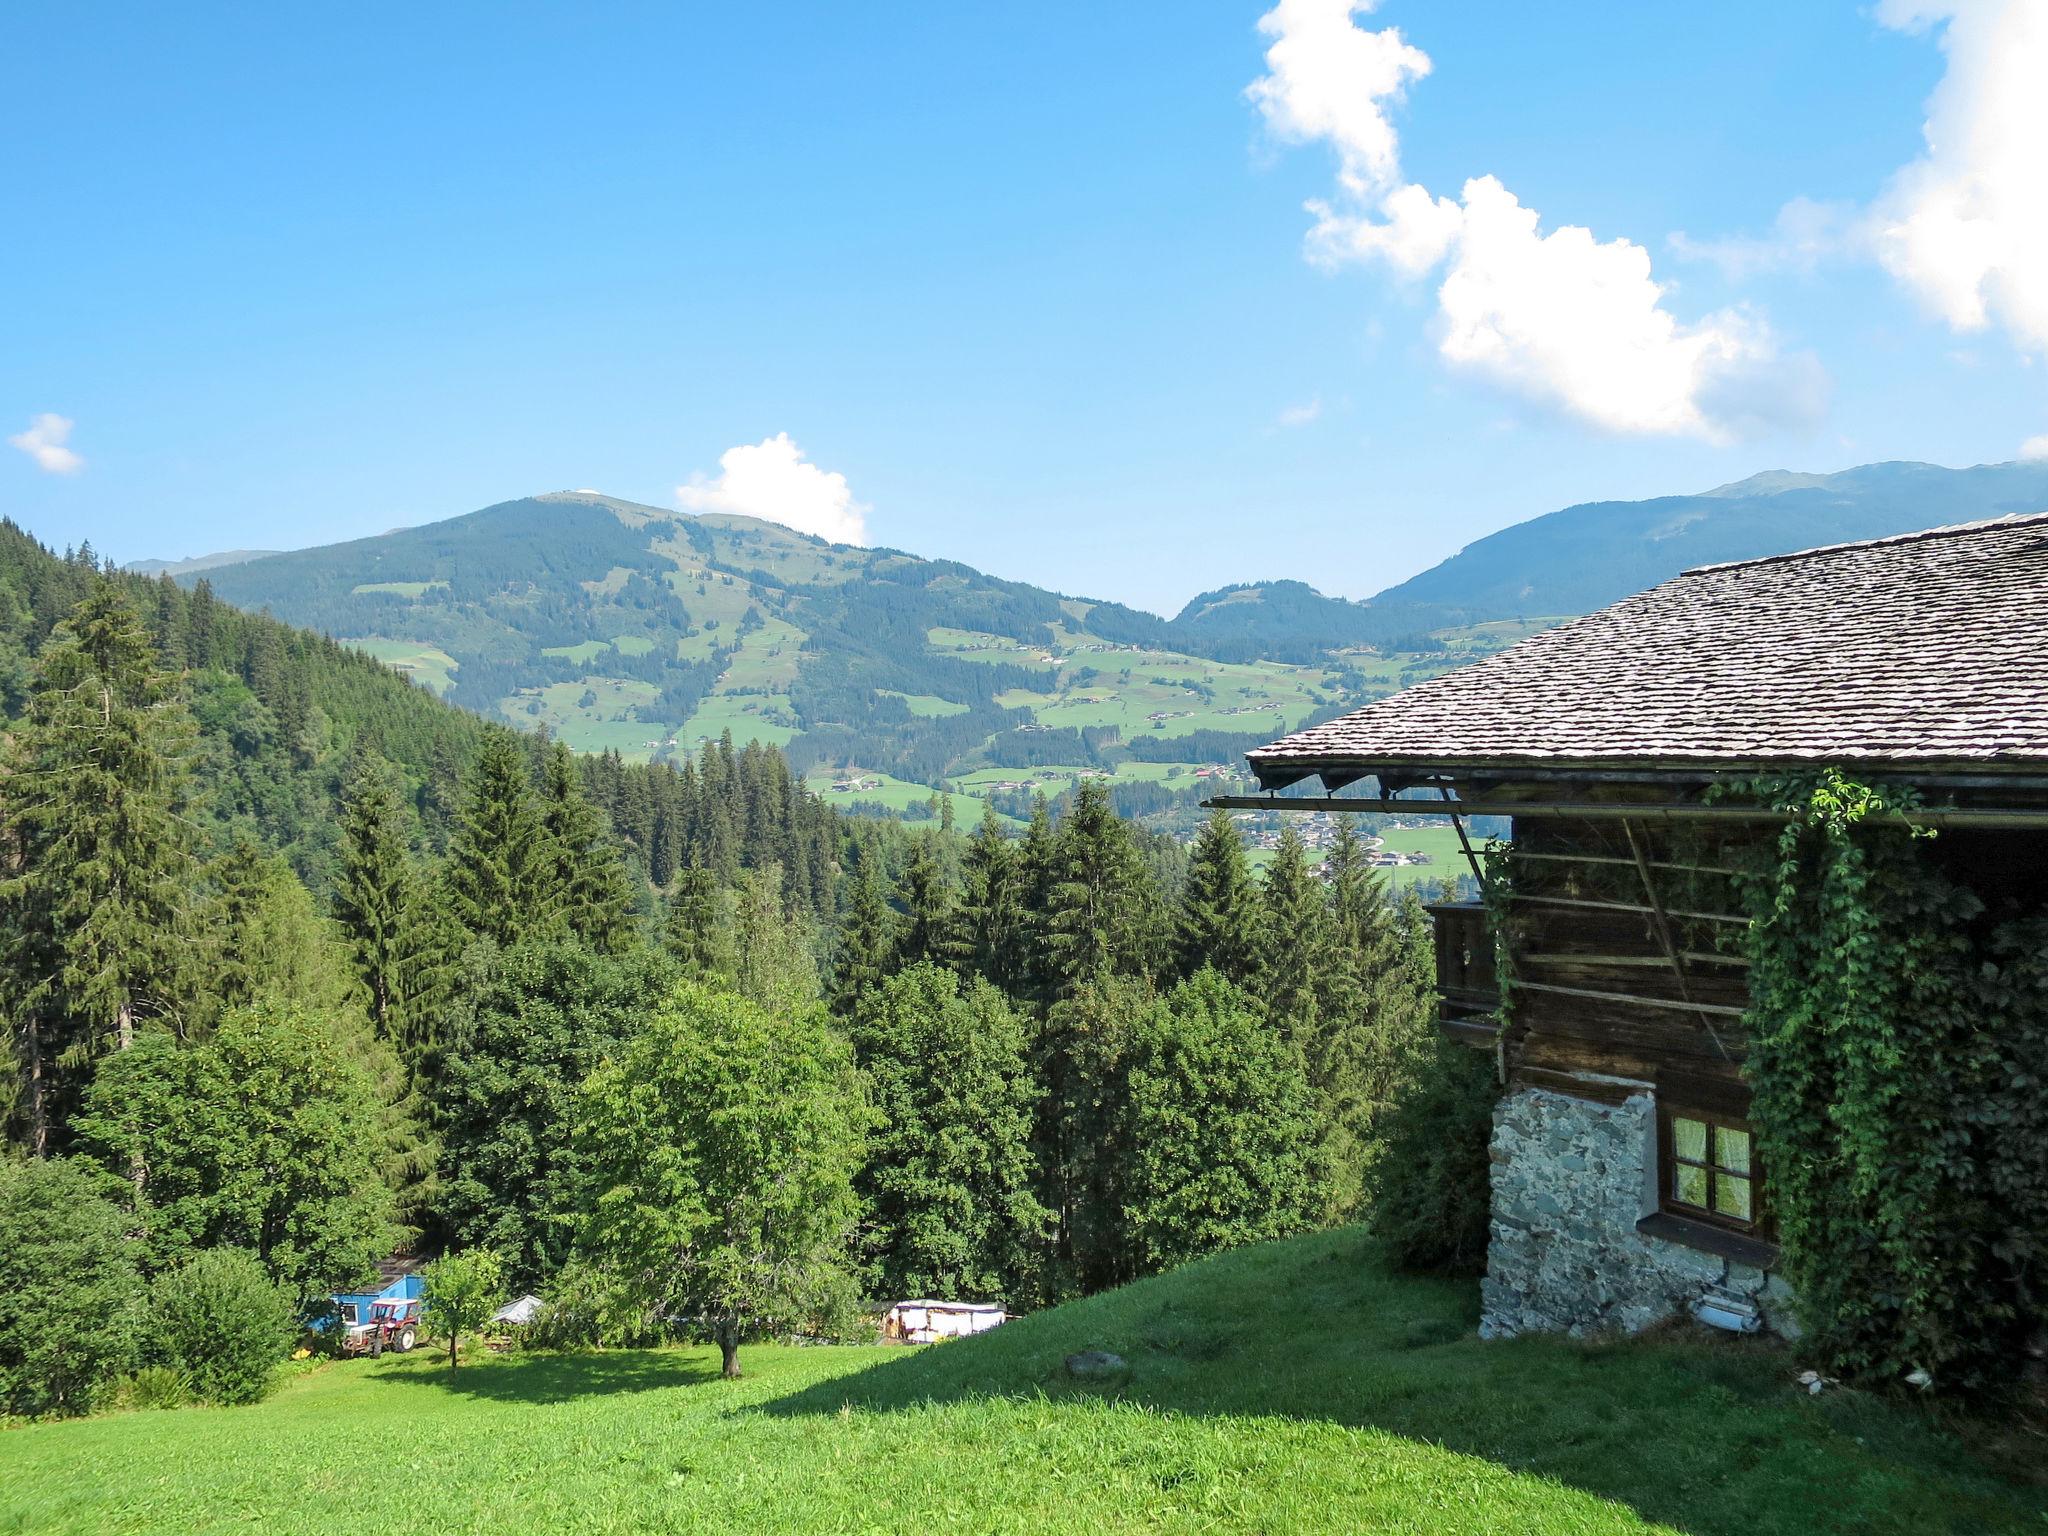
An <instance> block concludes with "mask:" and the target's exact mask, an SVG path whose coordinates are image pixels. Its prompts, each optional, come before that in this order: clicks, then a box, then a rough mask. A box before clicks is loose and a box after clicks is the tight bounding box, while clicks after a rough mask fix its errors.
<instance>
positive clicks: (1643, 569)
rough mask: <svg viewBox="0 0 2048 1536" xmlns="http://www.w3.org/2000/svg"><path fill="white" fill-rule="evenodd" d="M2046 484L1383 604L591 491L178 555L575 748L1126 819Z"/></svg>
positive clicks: (1892, 471)
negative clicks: (1546, 626)
mask: <svg viewBox="0 0 2048 1536" xmlns="http://www.w3.org/2000/svg"><path fill="white" fill-rule="evenodd" d="M2044 506H2048V464H2038V463H2021V464H2003V465H1983V466H1979V467H1977V468H1974V469H1964V470H1951V469H1944V468H1941V467H1939V466H1936V465H1929V464H1873V465H1866V466H1863V467H1861V468H1859V469H1852V470H1845V471H1843V472H1841V473H1839V474H1832V475H1806V474H1792V473H1786V472H1771V473H1766V474H1761V475H1756V476H1752V477H1751V478H1750V479H1748V480H1744V481H1741V482H1739V483H1737V484H1734V485H1728V486H1723V487H1720V488H1719V489H1717V490H1713V491H1709V492H1706V493H1703V494H1700V495H1694V496H1671V497H1660V498H1656V499H1653V500H1649V501H1637V502H1596V503H1589V504H1586V505H1583V506H1577V507H1569V508H1566V509H1564V510H1562V511H1559V512H1553V513H1550V514H1548V515H1547V516H1544V517H1539V518H1535V519H1533V520H1531V521H1529V522H1526V523H1521V524H1517V525H1516V526H1514V527H1512V528H1508V529H1505V530H1503V531H1502V532H1500V533H1497V534H1493V535H1490V536H1489V537H1487V538H1484V539H1481V540H1479V541H1477V542H1476V543H1474V544H1473V545H1471V546H1470V547H1469V548H1467V549H1465V550H1464V551H1462V552H1461V553H1460V554H1458V555H1456V556H1454V557H1453V558H1452V559H1450V560H1447V561H1445V562H1443V563H1442V564H1441V565H1439V566H1437V567H1435V568H1434V569H1433V570H1430V571H1427V572H1424V573H1423V574H1422V575H1419V576H1417V577H1415V578H1413V579H1412V580H1409V581H1406V582H1403V583H1401V584H1400V585H1398V586H1395V587H1392V588H1389V589H1388V590H1387V591H1385V592H1382V593H1381V594H1380V595H1379V596H1378V597H1376V598H1373V599H1372V600H1370V601H1369V602H1352V601H1348V600H1346V599H1342V598H1333V597H1328V596H1326V595H1324V594H1322V593H1320V592H1317V591H1316V590H1315V589H1314V588H1312V587H1309V586H1307V585H1305V584H1304V583H1301V582H1299V581H1269V582H1257V583H1247V584H1243V585H1238V586H1232V587H1225V588H1221V589H1219V590H1217V591H1214V592H1207V593H1203V594H1202V595H1201V596H1199V597H1197V598H1195V599H1193V600H1192V601H1190V602H1189V603H1188V604H1187V606H1186V607H1185V608H1184V609H1183V610H1182V611H1181V612H1180V613H1179V614H1178V615H1176V616H1175V617H1174V618H1173V619H1171V620H1167V619H1162V618H1159V617H1157V616H1156V615H1153V614H1149V613H1143V612H1140V611H1138V610H1136V609H1132V608H1128V607H1125V606H1123V605H1121V604H1116V603H1104V602H1097V601H1093V600H1090V599H1086V598H1075V597H1068V596H1065V595H1062V594H1060V593H1057V592H1051V591H1047V590H1045V589H1043V588H1040V587H1033V586H1030V585H1027V584H1025V583H1022V582H1011V581H1004V580H1001V579H999V578H997V577H993V576H989V575H986V574H984V573H983V572H980V571H977V570H974V569H973V568H971V567H969V566H965V565H960V564H958V563H955V562H951V561H943V560H927V559H923V558H920V557H918V556H915V555H910V554H905V553H903V552H901V551H898V550H890V549H864V548H854V547H850V546H846V545H833V544H827V543H825V542H823V541H822V540H818V539H814V538H810V537H807V536H805V535H802V534H798V533H795V532H792V531H791V530H789V529H787V528H783V527H781V526H780V525H778V524H774V523H769V522H763V521H759V520H756V519H752V518H745V517H734V516H691V515H687V514H684V513H680V512H676V511H672V510H667V509H663V508H659V507H652V506H642V505H638V504H636V503H632V502H626V501H620V500H617V499H615V498H611V497H607V496H601V495H598V494H596V493H593V492H563V493H557V494H551V495H545V496H535V497H529V498H526V499H523V500H519V501H511V502H505V503H502V504H500V505H498V506H494V507H486V508H484V509H483V510H481V511H478V512H472V513H469V514H468V515H466V516H463V517H456V518H451V519H449V520H447V521H445V522H439V523H433V524H429V525H427V526H424V527H420V528H410V529H401V530H398V531H396V532H392V533H387V534H382V535H379V536H377V537H375V538H368V539H358V540H355V541H353V542H350V543H346V544H337V545H331V546H327V547H324V548H319V549H309V550H300V551H297V552H295V553H290V554H280V555H270V556H266V557H263V558H260V559H248V560H243V561H241V562H239V563H227V564H217V563H215V557H207V558H206V559H205V560H204V561H196V562H186V563H185V566H184V569H183V570H182V571H178V572H177V575H178V579H179V580H181V581H183V582H185V583H187V584H193V585H196V583H198V582H200V581H205V582H208V583H210V584H211V586H212V588H213V591H214V592H215V593H216V594H217V595H218V596H219V597H222V598H225V599H227V600H229V601H231V602H234V603H237V604H239V605H241V606H243V607H245V608H252V609H254V608H265V609H268V610H269V611H271V612H274V613H276V614H277V615H279V616H280V617H282V618H286V619H289V620H291V621H292V622H294V623H297V624H302V625H305V626H308V627H310V628H314V629H317V630H321V631H323V632H325V633H327V634H331V635H334V636H337V637H339V638H341V639H344V640H346V641H347V642H348V643H349V644H351V645H354V646H357V647H360V648H362V649H363V650H366V651H368V652H369V653H370V654H372V655H374V656H376V657H378V658H379V659H380V660H383V661H385V662H387V663H389V664H390V665H392V666H394V667H397V668H399V669H400V670H402V671H404V672H406V673H408V674H409V675H411V676H413V677H415V678H417V679H419V680H420V681H422V682H424V683H426V684H427V685H428V686H429V687H432V688H434V689H435V690H437V691H439V692H442V693H443V694H444V695H445V696H446V697H448V698H450V699H451V700H453V701H454V702H456V703H459V704H463V705H465V706H467V707H469V708H470V709H472V710H474V711H476V712H477V713H479V714H482V715H484V716H486V717H487V718H492V719H502V720H509V721H512V722H515V723H520V724H535V723H538V724H545V725H546V726H547V727H548V728H549V729H550V730H551V731H553V732H554V733H556V734H557V735H558V736H560V737H561V738H562V739H563V740H565V741H567V742H568V743H569V744H570V745H571V746H572V747H574V748H575V749H576V750H578V751H581V752H590V751H597V750H607V751H614V752H617V753H619V754H620V755H621V756H622V757H623V758H626V759H628V760H646V759H657V760H658V759H674V758H679V757H682V756H687V755H689V754H690V753H691V752H693V751H694V750H696V749H697V748H698V747H700V746H701V744H702V743H704V742H706V741H709V740H715V739H717V738H718V737H719V736H720V735H721V733H723V732H725V731H728V730H729V731H731V732H732V733H733V735H734V737H735V739H737V740H739V741H741V742H745V741H748V740H755V741H760V742H763V743H766V744H769V745H775V746H781V747H784V748H786V749H787V750H788V752H789V755H790V757H791V760H792V762H793V763H794V764H795V765H796V767H797V769H798V771H799V772H801V773H803V774H805V775H806V776H807V778H808V780H809V782H810V783H811V784H812V785H813V787H814V788H816V789H818V790H819V791H820V792H822V793H827V794H833V795H835V796H836V797H844V798H843V801H842V803H846V804H861V805H863V806H865V807H867V808H871V809H874V808H881V809H889V810H893V811H895V812H897V813H899V814H901V813H904V812H910V813H913V814H921V813H923V811H924V810H925V809H926V808H927V804H928V801H929V797H930V794H931V790H932V788H933V787H934V786H937V787H942V788H943V789H945V790H946V791H947V792H949V793H952V794H957V795H961V796H966V797H970V800H969V803H967V804H956V807H955V814H960V813H962V812H966V813H969V814H978V811H977V810H974V809H972V801H973V800H975V799H978V800H983V801H988V802H991V803H994V804H995V805H996V806H997V807H998V808H999V809H1000V810H1002V811H1003V812H1005V813H1006V814H1008V815H1011V816H1013V817H1017V816H1021V815H1022V814H1024V813H1025V811H1026V810H1027V808H1028V800H1029V796H1030V795H1031V794H1032V793H1033V792H1035V791H1037V790H1039V789H1047V790H1050V791H1051V792H1053V793H1059V792H1062V791H1064V790H1068V789H1071V788H1072V786H1073V785H1074V784H1075V783H1076V782H1078V781H1079V780H1080V779H1081V778H1082V777H1084V776H1087V775H1089V774H1093V773H1109V774H1112V775H1113V776H1114V777H1115V778H1116V780H1117V781H1118V785H1119V791H1120V804H1122V805H1123V806H1124V808H1125V809H1126V810H1129V811H1134V812H1143V811H1147V810H1154V809H1162V808H1167V807H1170V806H1175V805H1179V804H1182V803H1183V802H1187V801H1190V800H1191V799H1192V798H1193V797H1194V796H1195V794H1196V781H1195V779H1194V774H1195V773H1196V772H1197V771H1198V770H1200V769H1202V768H1204V767H1207V768H1209V769H1211V770H1212V771H1215V770H1219V769H1224V768H1232V767H1234V766H1235V764H1234V761H1233V760H1234V759H1235V757H1236V756H1237V754H1238V753H1240V752H1242V751H1243V750H1244V749H1246V748H1248V747H1250V746H1253V745H1256V744H1258V743H1259V742H1261V741H1264V740H1268V739H1270V738H1271V737H1273V736H1275V735H1278V734H1281V733H1282V732H1284V731H1287V730H1291V729H1294V728H1297V727H1298V726H1300V725H1301V724H1303V723H1304V722H1306V721H1309V720H1311V719H1314V718H1317V717H1322V716H1327V715H1329V714H1333V713H1335V712H1337V711H1339V710H1342V709H1345V708H1349V707H1352V706H1354V705H1356V704H1358V703H1360V702H1363V701H1365V700H1367V699H1370V698H1373V697H1376V696H1379V695H1381V694H1383V693H1386V692H1388V691H1390V690H1392V689H1394V688H1397V687H1400V686H1402V685H1403V684H1405V683H1407V682H1411V681H1414V680H1415V679H1417V678H1421V677H1427V676H1430V675H1433V674H1434V673H1437V672H1440V671H1442V670H1444V669H1445V668H1447V667H1450V666H1454V665H1456V664H1458V663H1459V662H1461V661H1463V660H1466V659H1468V658H1469V657H1470V656H1472V655H1474V654H1480V653H1483V652H1485V651H1488V650H1491V649H1495V648H1497V647H1498V646H1500V645H1502V644H1505V643H1508V642H1509V641H1512V640H1513V639H1515V638H1517V637H1518V636H1519V635H1520V634H1522V633H1526V632H1527V630H1528V629H1529V628H1530V627H1534V626H1537V625H1540V624H1541V623H1543V622H1547V621H1551V620H1555V619H1556V618H1559V617H1562V616H1566V615H1571V614H1576V613H1583V612H1587V611H1590V610H1592V609H1595V608H1598V607H1601V606H1604V605H1606V604H1607V603H1610V602H1613V601H1615V600H1617V599H1619V598H1621V597H1623V596H1626V595H1627V594H1629V593H1631V592H1635V591H1638V590H1641V589H1642V588H1644V587H1647V586H1651V585H1654V584H1655V583H1657V582H1659V581H1662V580H1665V579H1667V578H1668V577H1671V576H1673V575H1676V574H1677V573H1678V572H1680V571H1682V570H1684V569H1687V568H1689V567H1691V566H1694V565H1700V564H1708V563H1712V562H1715V561H1721V560H1735V559H1746V558H1751V557H1754V556H1757V555H1764V554H1773V553H1780V552H1784V551H1787V550H1791V549H1796V548H1803V547H1808V546H1811V545H1815V544H1825V543H1832V542H1839V541H1843V540H1849V539H1860V538H1868V537H1874V536H1878V535H1883V534H1890V533H1898V532H1903V531H1908V530H1911V529H1916V528H1923V527H1931V526H1935V525H1938V524H1941V523H1949V522H1957V521H1964V520H1969V519H1973V518H1979V517H1989V516H1998V515H2001V514H2003V513H2007V512H2014V511H2029V510H2037V509H2039V508H2042V507H2044ZM1359 537H1360V538H1366V537H1369V533H1368V532H1367V531H1366V530H1363V529H1362V530H1360V533H1359ZM202 565H203V566H204V567H205V569H204V571H203V573H202V570H201V567H202Z"/></svg>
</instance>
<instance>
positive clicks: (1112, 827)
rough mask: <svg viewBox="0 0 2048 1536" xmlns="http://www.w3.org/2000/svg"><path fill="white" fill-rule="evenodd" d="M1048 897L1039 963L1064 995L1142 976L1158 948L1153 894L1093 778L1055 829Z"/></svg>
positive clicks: (1128, 834) (1106, 791)
mask: <svg viewBox="0 0 2048 1536" xmlns="http://www.w3.org/2000/svg"><path fill="white" fill-rule="evenodd" d="M1052 873H1053V881H1052V889H1051V891H1050V893H1049V895H1048V898H1047V911H1046V925H1045V963H1046V969H1047V971H1048V973H1049V976H1050V979H1051V981H1052V983H1053V985H1054V986H1055V987H1056V988H1057V989H1059V990H1060V991H1062V992H1065V991H1069V990H1071V989H1072V988H1073V987H1074V986H1076V985H1078V984H1079V983H1080V982H1081V981H1083V980H1084V979H1086V978H1089V977H1092V976H1098V975H1127V976H1136V975H1145V974H1148V973H1149V972H1150V970H1151V968H1152V963H1153V961H1154V959H1155V958H1156V953H1157V950H1158V947H1159V939H1160V938H1161V933H1160V917H1161V914H1160V910H1159V892H1158V889H1157V887H1156V886H1154V885H1153V883H1152V881H1151V880H1150V879H1149V877H1148V874H1147V871H1146V869H1145V865H1144V861H1143V859H1142V858H1141V857H1140V855H1139V853H1138V850H1137V847H1136V845H1135V844H1134V843H1133V841H1132V838H1131V830H1130V828H1129V827H1128V826H1127V825H1126V824H1125V823H1124V822H1123V821H1122V820H1120V819H1119V818H1118V816H1117V814H1116V812H1115V810H1113V809H1112V808H1111V806H1110V800H1109V789H1108V787H1107V786H1106V785H1104V784H1103V783H1102V781H1101V780H1099V779H1090V780H1088V781H1087V782H1085V783H1083V784H1082V785H1081V788H1080V792H1079V793H1078V794H1077V795H1076V796H1075V798H1074V804H1073V808H1072V809H1071V810H1070V811H1068V812H1067V815H1066V819H1065V820H1064V821H1062V822H1061V823H1060V829H1059V834H1058V836H1057V838H1056V839H1055V843H1054V847H1053V852H1052Z"/></svg>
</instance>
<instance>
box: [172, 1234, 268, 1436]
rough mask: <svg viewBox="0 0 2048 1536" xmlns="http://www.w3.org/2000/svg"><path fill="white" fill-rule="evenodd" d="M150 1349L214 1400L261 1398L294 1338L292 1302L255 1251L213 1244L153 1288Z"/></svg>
mask: <svg viewBox="0 0 2048 1536" xmlns="http://www.w3.org/2000/svg"><path fill="white" fill-rule="evenodd" d="M149 1321H150V1338H149V1344H150V1352H151V1354H152V1355H153V1356H155V1357H156V1359H158V1360H159V1361H160V1362H161V1363H163V1364H165V1365H169V1366H173V1367H176V1368H179V1369H182V1370H183V1371H184V1373H185V1375H186V1377H187V1378H188V1379H189V1380H190V1382H191V1384H192V1393H193V1395H194V1396H196V1397H198V1398H200V1399H201V1400H202V1401H205V1402H209V1403H253V1402H255V1401H256V1400H257V1399H258V1398H260V1397H262V1396H263V1395H264V1393H266V1392H268V1391H269V1390H270V1386H271V1383H272V1381H273V1380H274V1379H275V1378H276V1375H277V1366H278V1362H279V1361H281V1360H282V1359H284V1355H285V1350H286V1348H287V1347H288V1346H289V1345H290V1343H291V1335H292V1313H291V1304H290V1303H289V1302H288V1301H287V1300H286V1299H285V1296H284V1293H283V1292H282V1291H281V1290H279V1289H278V1288H277V1286H276V1285H274V1284H273V1283H272V1282H271V1280H270V1277H269V1276H268V1275H266V1274H265V1273H264V1271H263V1266H262V1265H261V1264H260V1263H258V1262H257V1260H256V1257H255V1255H253V1254H249V1253H244V1252H243V1251H242V1250H240V1249H238V1248H209V1249H206V1250H204V1251H202V1252H200V1253H197V1254H194V1255H193V1256H192V1258H191V1259H190V1261H188V1262H187V1263H186V1264H184V1265H183V1266H182V1267H180V1268H178V1269H175V1270H172V1271H171V1272H170V1273H169V1274H166V1275H162V1276H159V1277H158V1279H157V1281H156V1284H155V1285H153V1286H152V1287H151V1288H150V1319H149Z"/></svg>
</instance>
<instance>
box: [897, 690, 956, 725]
mask: <svg viewBox="0 0 2048 1536" xmlns="http://www.w3.org/2000/svg"><path fill="white" fill-rule="evenodd" d="M875 692H877V693H880V694H884V695H886V696H888V697H889V698H892V699H901V700H902V701H903V707H904V708H906V709H908V710H909V711H910V712H911V713H912V714H913V715H917V716H920V717H921V718H923V719H927V720H931V719H938V718H943V717H944V716H947V715H964V714H966V713H967V711H968V709H969V708H970V706H969V705H966V704H956V703H954V702H953V701H952V700H951V699H942V698H940V697H939V696H938V695H937V694H935V693H898V692H897V691H896V690H895V689H894V688H877V689H876V690H875Z"/></svg>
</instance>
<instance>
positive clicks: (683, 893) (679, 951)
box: [661, 869, 739, 982]
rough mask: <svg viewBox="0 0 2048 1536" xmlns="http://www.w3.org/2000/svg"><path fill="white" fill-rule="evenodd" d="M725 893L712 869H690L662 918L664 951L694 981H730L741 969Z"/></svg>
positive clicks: (677, 886) (671, 898)
mask: <svg viewBox="0 0 2048 1536" xmlns="http://www.w3.org/2000/svg"><path fill="white" fill-rule="evenodd" d="M725 894H726V893H725V892H724V891H722V890H720V889H719V885H718V876H716V875H715V874H713V873H712V872H711V871H710V870H708V869H686V870H684V871H683V872H682V873H681V874H680V875H678V876H677V877H676V889H675V894H673V895H672V896H670V897H669V899H668V906H667V909H666V911H665V912H664V913H663V916H662V923H661V944H662V948H663V949H665V950H667V951H668V952H669V954H670V955H672V956H674V957H675V959H676V961H677V963H678V964H680V965H681V966H682V969H683V974H684V975H685V976H687V977H688V978H689V979H690V980H692V981H702V982H709V981H713V980H717V981H720V982H726V981H730V980H731V978H732V975H733V972H734V971H735V970H736V969H737V968H738V964H739V962H738V960H737V958H736V957H735V956H734V954H733V941H732V924H731V918H730V913H729V911H728V903H727V902H726V900H725Z"/></svg>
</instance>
